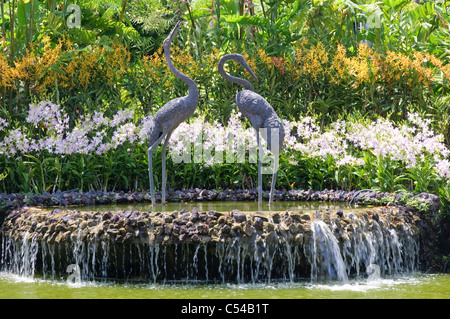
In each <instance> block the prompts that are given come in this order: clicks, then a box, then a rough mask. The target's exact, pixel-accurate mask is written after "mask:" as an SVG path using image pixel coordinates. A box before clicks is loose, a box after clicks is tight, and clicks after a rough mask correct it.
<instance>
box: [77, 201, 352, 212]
mask: <svg viewBox="0 0 450 319" xmlns="http://www.w3.org/2000/svg"><path fill="white" fill-rule="evenodd" d="M194 207H195V208H197V210H198V211H211V210H214V211H219V212H230V211H232V210H233V209H238V210H240V211H243V212H256V211H286V210H292V211H308V210H327V209H329V210H337V209H342V210H349V209H352V210H354V209H357V208H355V207H354V206H351V205H349V204H348V203H340V202H336V203H333V202H300V201H292V202H290V201H278V202H274V203H273V204H272V205H271V206H269V204H268V203H263V205H262V207H261V208H258V203H257V202H251V201H211V202H183V203H167V204H165V205H161V203H157V204H156V205H155V207H152V205H151V204H150V203H133V204H115V205H98V206H83V207H80V208H77V209H78V210H83V211H92V210H93V211H117V210H138V211H154V212H171V211H174V210H178V211H180V210H182V209H185V210H186V211H191V210H192V209H193V208H194Z"/></svg>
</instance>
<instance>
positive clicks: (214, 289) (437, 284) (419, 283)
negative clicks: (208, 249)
mask: <svg viewBox="0 0 450 319" xmlns="http://www.w3.org/2000/svg"><path fill="white" fill-rule="evenodd" d="M0 298H1V299H5V298H14V299H23V298H25V299H34V298H39V299H46V298H51V299H54V298H63V299H72V298H73V299H126V298H132V299H141V298H146V299H323V298H326V299H334V298H339V299H360V298H364V299H416V298H418V299H448V298H450V274H424V273H412V274H407V275H399V276H392V277H385V278H380V279H375V280H367V279H359V280H357V279H352V280H350V281H349V282H348V283H346V284H343V283H339V282H334V283H325V282H322V283H321V282H316V283H312V282H310V281H309V280H305V281H304V282H296V283H285V282H283V283H276V282H275V283H269V284H208V285H206V284H192V283H189V284H186V283H180V284H173V283H171V284H154V283H152V284H143V283H124V282H122V283H118V282H95V281H91V282H82V283H73V282H67V280H64V279H60V280H43V279H36V278H35V279H32V278H26V277H20V276H17V275H12V274H9V273H0Z"/></svg>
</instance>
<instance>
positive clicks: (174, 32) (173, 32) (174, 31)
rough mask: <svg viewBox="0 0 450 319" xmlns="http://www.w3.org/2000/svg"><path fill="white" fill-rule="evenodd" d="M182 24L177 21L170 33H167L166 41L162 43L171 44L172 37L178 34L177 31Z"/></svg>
mask: <svg viewBox="0 0 450 319" xmlns="http://www.w3.org/2000/svg"><path fill="white" fill-rule="evenodd" d="M181 24H182V22H181V21H178V22H177V24H176V25H175V27H174V28H173V29H172V31H171V32H170V33H169V35H168V36H167V38H166V40H165V41H164V42H172V40H173V37H174V36H175V34H176V33H177V32H178V30H179V29H180V26H181Z"/></svg>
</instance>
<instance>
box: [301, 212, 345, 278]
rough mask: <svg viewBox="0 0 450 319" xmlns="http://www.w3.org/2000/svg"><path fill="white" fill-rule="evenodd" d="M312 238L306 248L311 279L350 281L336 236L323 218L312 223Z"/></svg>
mask: <svg viewBox="0 0 450 319" xmlns="http://www.w3.org/2000/svg"><path fill="white" fill-rule="evenodd" d="M311 231H312V239H311V241H310V243H309V244H308V245H305V249H306V250H309V251H308V252H305V254H306V255H307V256H309V261H310V264H311V279H312V280H317V279H318V278H321V279H322V278H325V279H337V280H340V281H342V282H348V276H347V273H346V267H345V263H344V260H343V259H342V255H341V251H340V248H339V245H338V241H337V239H336V237H335V236H334V235H333V233H332V232H331V230H330V228H329V227H328V226H327V225H326V224H325V223H324V222H323V221H321V220H319V221H314V222H312V223H311Z"/></svg>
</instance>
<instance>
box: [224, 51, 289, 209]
mask: <svg viewBox="0 0 450 319" xmlns="http://www.w3.org/2000/svg"><path fill="white" fill-rule="evenodd" d="M228 60H233V61H235V62H237V63H239V64H241V65H242V66H243V67H244V68H245V69H246V70H247V71H248V72H249V73H250V75H251V76H252V77H253V78H254V79H255V80H256V81H258V79H257V78H256V75H255V74H254V73H253V71H252V69H251V68H250V66H249V65H248V64H247V62H246V61H245V59H244V57H243V56H242V55H240V54H236V53H232V54H226V55H224V56H223V57H222V58H221V59H220V61H219V67H218V68H219V74H220V75H221V76H222V77H223V78H224V79H225V80H228V81H230V82H233V83H236V84H240V85H242V86H243V87H244V89H245V90H243V91H239V92H238V93H237V95H236V104H237V106H238V107H239V111H240V112H241V113H242V115H244V116H245V117H246V118H247V119H248V120H249V121H250V123H251V125H252V127H253V129H254V130H255V134H256V142H257V144H258V150H259V161H258V205H259V206H260V207H261V206H262V147H261V141H260V136H259V135H260V134H259V129H261V128H265V129H267V136H264V135H263V138H264V139H265V140H266V141H267V146H268V148H269V149H270V150H272V153H273V155H274V156H275V160H274V167H273V171H272V184H271V190H270V197H269V205H271V204H272V203H273V195H274V190H275V181H276V175H277V170H278V156H279V153H280V151H281V149H282V147H283V142H284V127H283V123H282V121H281V119H280V118H279V117H278V115H277V114H276V113H275V110H274V109H273V107H272V106H271V105H270V104H269V103H268V102H267V101H266V100H265V99H264V98H263V97H262V96H261V95H259V94H258V93H256V92H254V88H253V85H252V84H251V83H250V82H249V81H247V80H245V79H242V78H238V77H235V76H232V75H229V74H228V73H226V72H225V71H224V68H223V67H224V64H225V63H226V62H227V61H228Z"/></svg>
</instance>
